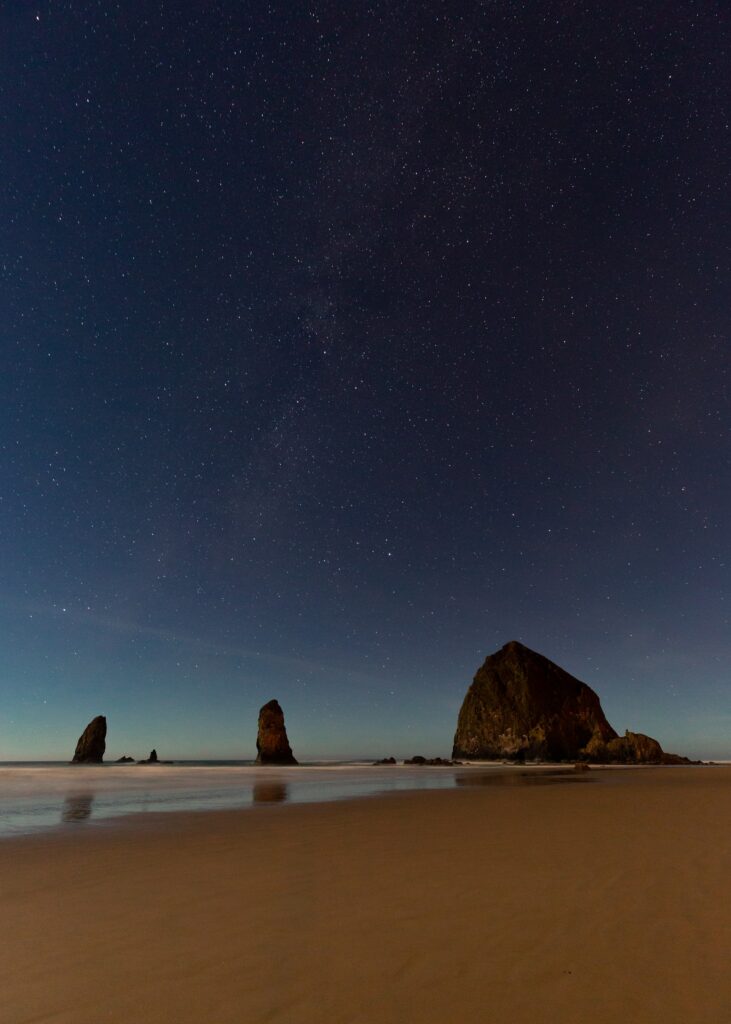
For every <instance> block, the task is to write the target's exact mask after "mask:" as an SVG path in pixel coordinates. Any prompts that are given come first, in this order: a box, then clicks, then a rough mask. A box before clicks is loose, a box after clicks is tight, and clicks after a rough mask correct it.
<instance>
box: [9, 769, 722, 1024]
mask: <svg viewBox="0 0 731 1024" xmlns="http://www.w3.org/2000/svg"><path fill="white" fill-rule="evenodd" d="M595 774H596V776H601V777H600V778H596V779H592V784H577V785H569V784H563V785H555V786H523V787H518V786H490V787H477V786H470V787H466V788H461V789H458V790H447V791H432V792H423V791H422V792H418V793H410V794H403V795H394V796H388V797H383V798H374V799H366V800H360V801H352V802H349V803H335V804H320V805H300V806H271V807H261V808H255V809H253V810H247V811H243V812H239V813H233V812H223V813H218V812H216V813H210V814H198V815H185V816H183V815H180V816H177V815H175V816H174V815H165V816H157V817H156V818H155V819H153V820H152V821H150V820H146V821H145V823H144V825H140V824H139V819H138V824H137V825H135V824H134V823H133V822H130V823H128V824H127V825H126V826H124V827H122V828H119V827H117V828H115V829H108V830H105V829H101V830H97V831H94V830H89V829H86V830H85V829H84V826H83V825H82V826H80V827H79V828H78V829H77V830H76V831H75V832H74V833H73V834H71V835H66V836H58V837H55V838H48V837H46V838H42V839H40V838H32V839H31V838H28V839H11V840H6V841H4V842H0V900H1V902H0V906H1V907H2V942H3V955H2V957H0V1020H2V1022H3V1024H21V1022H23V1024H24V1022H34V1024H40V1022H49V1024H50V1022H53V1024H66V1022H69V1024H71V1022H73V1024H101V1022H103V1021H111V1022H120V1024H121V1022H125V1024H127V1022H130V1024H132V1022H134V1024H144V1022H148V1021H149V1022H155V1024H168V1022H170V1024H173V1022H174V1024H188V1022H191V1024H193V1022H195V1024H202V1022H211V1024H228V1022H236V1024H257V1022H260V1021H261V1022H264V1021H266V1022H282V1024H284V1022H287V1024H310V1022H313V1024H314V1022H318V1024H322V1022H327V1024H339V1022H348V1024H350V1022H353V1024H356V1022H357V1024H361V1022H362V1024H365V1022H368V1024H392V1022H393V1024H395V1022H404V1024H410V1022H412V1021H413V1022H420V1024H421V1022H432V1021H433V1022H437V1021H439V1022H441V1024H451V1022H461V1021H465V1022H470V1024H473V1022H484V1024H492V1022H496V1024H497V1022H503V1021H510V1022H511V1024H523V1022H525V1024H528V1022H530V1024H572V1022H576V1024H578V1022H581V1024H586V1022H587V1021H591V1022H592V1024H603V1022H607V1024H608V1022H612V1024H616V1022H617V1021H626V1022H631V1024H635V1022H637V1024H653V1022H656V1021H657V1022H660V1021H662V1022H663V1024H669V1022H678V1024H681V1022H682V1024H704V1022H708V1024H723V1022H725V1021H731V968H730V963H729V961H730V954H731V900H729V895H730V888H731V882H730V881H729V878H730V875H731V768H730V769H726V768H721V767H719V768H712V767H703V768H666V769H649V770H637V771H632V772H630V773H627V772H622V773H619V772H617V773H610V772H605V773H599V772H597V773H595ZM620 775H621V777H620ZM630 775H631V778H630V777H629V776H630Z"/></svg>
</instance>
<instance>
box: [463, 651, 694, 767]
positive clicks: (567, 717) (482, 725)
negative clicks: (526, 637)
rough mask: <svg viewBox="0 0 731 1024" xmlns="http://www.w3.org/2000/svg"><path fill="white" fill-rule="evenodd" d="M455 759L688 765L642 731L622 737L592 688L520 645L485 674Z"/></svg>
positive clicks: (466, 714)
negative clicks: (665, 750) (607, 716)
mask: <svg viewBox="0 0 731 1024" xmlns="http://www.w3.org/2000/svg"><path fill="white" fill-rule="evenodd" d="M452 757H454V758H477V759H483V760H498V761H499V760H506V759H507V760H513V761H525V760H540V761H594V762H619V763H623V764H646V763H651V764H678V763H686V764H687V763H689V762H688V761H687V760H686V759H685V758H681V757H678V756H677V755H675V754H666V753H665V752H664V751H663V750H662V748H661V746H660V744H659V743H658V742H657V740H653V739H651V737H649V736H643V735H642V734H641V733H631V732H627V733H626V734H625V735H624V736H623V737H619V736H618V735H617V733H616V732H615V731H614V729H613V728H612V727H611V725H610V724H609V722H608V721H607V719H606V717H605V715H604V712H603V711H602V706H601V704H600V702H599V697H598V696H597V694H596V693H595V692H594V691H593V690H592V689H591V687H590V686H587V685H586V683H582V682H581V681H580V680H579V679H575V678H574V676H572V675H569V673H568V672H565V671H564V670H563V669H562V668H559V666H558V665H554V663H553V662H552V661H549V660H548V658H544V657H543V655H542V654H536V652H535V651H531V650H530V649H529V648H528V647H524V646H523V644H520V643H518V642H517V641H516V640H511V642H510V643H508V644H505V646H504V647H502V648H501V649H500V650H499V651H497V652H496V653H495V654H491V655H490V656H489V657H488V658H487V659H486V661H485V663H484V665H483V666H482V668H480V669H478V671H477V675H476V676H475V678H474V681H473V683H472V685H471V686H470V688H469V690H468V691H467V695H466V697H465V699H464V701H463V703H462V707H461V709H460V712H459V719H458V721H457V732H456V733H455V736H454V749H453V751H452Z"/></svg>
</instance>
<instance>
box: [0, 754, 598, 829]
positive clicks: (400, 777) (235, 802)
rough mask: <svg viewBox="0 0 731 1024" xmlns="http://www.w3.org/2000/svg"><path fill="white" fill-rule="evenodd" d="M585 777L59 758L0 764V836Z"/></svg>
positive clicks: (492, 770) (353, 765)
mask: <svg viewBox="0 0 731 1024" xmlns="http://www.w3.org/2000/svg"><path fill="white" fill-rule="evenodd" d="M539 781H543V782H552V781H557V782H558V781H588V780H587V779H586V778H584V779H582V778H581V777H580V776H576V775H575V774H573V773H572V770H571V768H562V767H558V768H557V767H556V766H553V767H552V768H549V767H546V768H538V769H536V768H531V769H516V768H515V767H513V766H509V767H508V766H502V765H495V766H486V765H484V764H482V765H472V766H469V765H468V766H464V767H430V766H419V767H411V766H404V765H396V766H385V765H373V764H372V763H370V762H368V763H366V762H336V763H333V762H317V763H312V764H301V765H299V766H298V767H291V768H272V767H261V766H255V765H254V764H253V762H251V761H187V762H186V761H183V762H176V763H175V764H172V765H165V764H158V765H138V764H125V765H120V764H114V763H110V764H103V765H69V764H68V763H66V762H5V763H2V762H0V839H1V838H4V837H8V836H17V835H28V834H32V833H38V832H47V831H49V830H59V829H70V828H74V829H78V828H79V827H84V828H88V827H95V826H96V827H100V826H103V825H105V824H107V825H108V824H109V823H110V822H112V821H113V820H114V819H118V818H120V817H123V816H126V815H143V814H151V813H158V812H161V811H202V810H233V809H244V808H249V807H253V806H255V805H263V804H268V805H272V806H273V805H278V804H279V805H281V804H285V803H312V802H320V801H330V800H343V799H348V798H352V797H363V796H374V795H376V794H380V793H390V792H396V791H398V790H415V789H450V788H453V787H456V786H461V785H473V784H486V783H510V784H513V783H520V782H539Z"/></svg>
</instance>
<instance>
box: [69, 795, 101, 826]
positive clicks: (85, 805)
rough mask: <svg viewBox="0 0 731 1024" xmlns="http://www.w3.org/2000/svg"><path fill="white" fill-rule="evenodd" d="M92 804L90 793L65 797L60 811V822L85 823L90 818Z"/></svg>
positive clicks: (92, 797) (92, 796) (92, 798)
mask: <svg viewBox="0 0 731 1024" xmlns="http://www.w3.org/2000/svg"><path fill="white" fill-rule="evenodd" d="M93 803H94V795H93V794H92V793H78V794H76V795H75V796H67V797H66V800H65V801H64V805H63V808H62V810H61V821H85V820H86V819H87V818H90V817H91V805H92V804H93Z"/></svg>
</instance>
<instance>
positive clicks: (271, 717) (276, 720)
mask: <svg viewBox="0 0 731 1024" xmlns="http://www.w3.org/2000/svg"><path fill="white" fill-rule="evenodd" d="M256 751H257V753H256V763H257V764H297V761H296V760H295V756H294V754H293V753H292V748H291V747H290V745H289V740H288V739H287V730H286V729H285V727H284V712H283V711H282V709H281V707H280V706H279V701H276V700H270V701H269V703H268V704H265V705H264V707H263V708H262V709H261V711H260V712H259V731H258V733H257V737H256Z"/></svg>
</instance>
